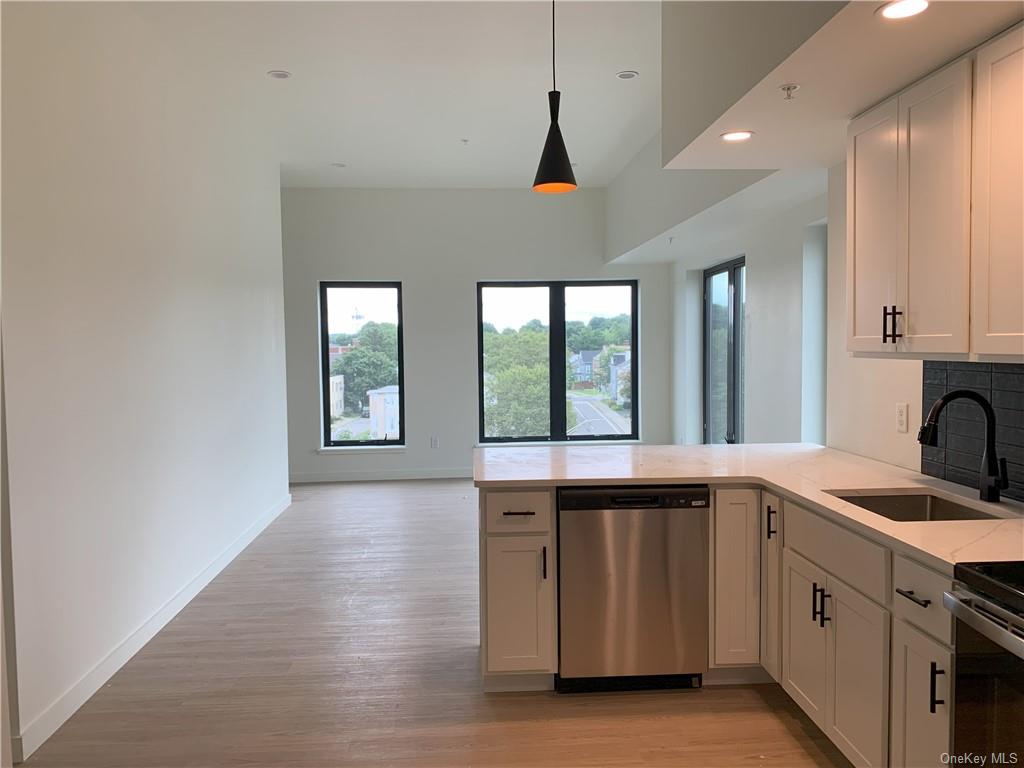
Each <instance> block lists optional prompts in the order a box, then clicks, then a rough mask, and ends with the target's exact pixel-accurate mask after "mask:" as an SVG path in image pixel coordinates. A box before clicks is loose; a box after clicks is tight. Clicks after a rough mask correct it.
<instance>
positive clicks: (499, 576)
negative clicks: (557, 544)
mask: <svg viewBox="0 0 1024 768" xmlns="http://www.w3.org/2000/svg"><path fill="white" fill-rule="evenodd" d="M486 546H487V587H486V595H485V599H486V601H487V603H486V609H485V610H486V632H487V663H486V671H487V672H488V673H491V672H555V671H556V669H555V659H556V653H555V578H556V577H555V574H556V573H557V571H556V569H555V561H554V557H555V552H554V548H553V547H552V541H551V537H550V536H549V535H547V534H543V535H533V536H488V537H486Z"/></svg>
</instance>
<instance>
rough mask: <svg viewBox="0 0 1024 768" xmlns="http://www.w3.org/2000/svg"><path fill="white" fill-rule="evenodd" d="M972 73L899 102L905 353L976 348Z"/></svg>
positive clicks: (951, 71)
mask: <svg viewBox="0 0 1024 768" xmlns="http://www.w3.org/2000/svg"><path fill="white" fill-rule="evenodd" d="M971 67H972V62H971V60H970V59H969V58H968V59H962V60H961V61H959V62H957V63H955V64H953V65H951V66H949V67H946V68H945V69H943V70H941V71H939V72H937V73H936V74H934V75H932V76H931V77H929V78H927V79H926V80H924V81H922V82H920V83H918V84H917V85H915V86H913V87H912V88H909V89H908V90H907V91H906V92H904V93H903V94H901V95H900V97H899V150H898V154H899V213H900V216H899V226H898V228H897V244H898V245H897V252H898V254H899V270H898V272H897V300H896V304H897V306H898V308H899V309H900V310H901V311H902V312H903V315H902V317H900V318H899V319H898V323H897V327H898V330H899V332H900V333H902V334H903V338H902V339H901V340H900V342H899V344H898V348H899V349H900V350H901V351H906V352H967V351H968V348H969V338H968V327H969V317H970V284H971V277H970V273H971V242H970V237H971V236H970V216H971ZM1017 141H1018V143H1020V134H1018V135H1017Z"/></svg>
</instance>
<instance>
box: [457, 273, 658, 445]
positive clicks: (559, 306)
mask: <svg viewBox="0 0 1024 768" xmlns="http://www.w3.org/2000/svg"><path fill="white" fill-rule="evenodd" d="M636 308H637V283H636V281H635V280H630V281H621V282H594V281H579V282H576V281H574V282H565V281H559V282H545V283H534V282H530V283H526V282H513V283H506V282H500V283H479V284H478V285H477V312H478V319H479V331H478V333H479V350H478V351H479V361H478V368H479V395H480V441H481V442H508V441H552V440H595V439H596V440H609V439H636V438H637V435H638V428H637V424H638V422H637V412H638V408H637V396H636V395H637V392H638V384H639V382H638V380H637V371H638V359H637V356H638V348H637V322H636V320H637V312H636Z"/></svg>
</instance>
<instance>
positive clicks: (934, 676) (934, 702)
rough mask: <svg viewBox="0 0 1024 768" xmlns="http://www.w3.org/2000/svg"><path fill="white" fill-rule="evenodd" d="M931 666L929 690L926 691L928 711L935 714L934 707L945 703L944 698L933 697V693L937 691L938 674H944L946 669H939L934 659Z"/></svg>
mask: <svg viewBox="0 0 1024 768" xmlns="http://www.w3.org/2000/svg"><path fill="white" fill-rule="evenodd" d="M931 668H932V669H931V675H930V677H931V681H930V689H931V690H930V691H929V693H928V711H929V712H931V713H932V714H933V715H934V714H935V708H936V707H937V706H938V705H939V704H945V703H946V700H945V699H937V698H935V694H936V693H937V688H938V677H939V675H944V674H946V670H944V669H939V665H938V664H936V663H935V662H934V661H933V662H932V663H931Z"/></svg>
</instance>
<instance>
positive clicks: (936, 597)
mask: <svg viewBox="0 0 1024 768" xmlns="http://www.w3.org/2000/svg"><path fill="white" fill-rule="evenodd" d="M952 588H953V582H951V581H950V580H949V579H948V578H947V577H945V576H943V575H942V574H941V573H936V572H935V571H933V570H931V569H929V568H925V567H924V566H923V565H918V564H917V563H915V562H914V561H913V560H908V559H907V558H905V557H903V556H901V555H896V556H895V557H894V558H893V564H892V610H893V613H895V614H896V616H898V617H899V618H901V619H903V620H905V621H906V622H907V623H909V624H913V625H915V626H916V627H918V628H920V629H923V630H924V631H925V632H927V633H928V634H930V635H932V636H933V637H935V638H936V639H937V640H940V641H942V642H943V643H945V644H946V645H951V644H952V642H953V617H952V616H950V615H949V611H947V610H946V609H945V608H943V607H942V593H943V592H946V591H948V590H950V589H952ZM921 603H927V605H922V604H921Z"/></svg>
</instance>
